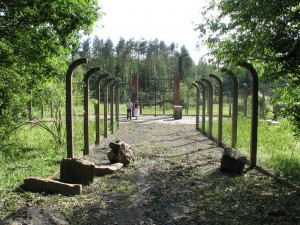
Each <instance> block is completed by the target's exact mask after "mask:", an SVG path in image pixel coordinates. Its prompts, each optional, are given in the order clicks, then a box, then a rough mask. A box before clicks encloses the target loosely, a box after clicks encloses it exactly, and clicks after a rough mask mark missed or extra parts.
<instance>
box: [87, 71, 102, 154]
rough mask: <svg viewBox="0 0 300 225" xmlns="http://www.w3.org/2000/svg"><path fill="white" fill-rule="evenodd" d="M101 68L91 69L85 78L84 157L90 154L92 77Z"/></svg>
mask: <svg viewBox="0 0 300 225" xmlns="http://www.w3.org/2000/svg"><path fill="white" fill-rule="evenodd" d="M100 70H101V68H100V67H99V66H98V67H94V68H92V69H90V70H89V71H88V72H87V73H86V75H85V76H84V79H83V82H84V104H83V105H84V149H83V155H88V154H89V153H90V129H89V100H90V96H89V91H90V82H89V80H90V77H91V76H92V74H93V73H95V72H98V71H100Z"/></svg>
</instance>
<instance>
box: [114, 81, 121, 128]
mask: <svg viewBox="0 0 300 225" xmlns="http://www.w3.org/2000/svg"><path fill="white" fill-rule="evenodd" d="M121 84H122V82H121V81H120V82H118V83H117V84H116V86H115V88H116V101H115V102H116V123H117V129H119V127H120V120H119V116H120V92H119V88H120V85H121Z"/></svg>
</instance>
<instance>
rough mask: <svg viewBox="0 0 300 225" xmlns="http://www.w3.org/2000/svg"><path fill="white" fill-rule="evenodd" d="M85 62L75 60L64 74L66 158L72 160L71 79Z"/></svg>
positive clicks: (83, 59) (82, 59) (86, 60)
mask: <svg viewBox="0 0 300 225" xmlns="http://www.w3.org/2000/svg"><path fill="white" fill-rule="evenodd" d="M87 62H88V59H87V58H81V59H77V60H76V61H74V62H73V63H72V64H71V65H70V66H69V69H68V71H67V74H66V132H67V157H68V158H74V140H73V96H72V77H73V73H74V70H75V69H76V68H77V67H78V66H80V65H82V64H85V63H87Z"/></svg>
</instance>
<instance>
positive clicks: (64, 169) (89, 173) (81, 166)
mask: <svg viewBox="0 0 300 225" xmlns="http://www.w3.org/2000/svg"><path fill="white" fill-rule="evenodd" d="M94 177H95V165H94V163H91V162H89V161H86V160H82V159H76V158H66V159H63V160H62V161H61V164H60V179H61V181H62V182H65V183H71V184H89V183H92V182H93V181H94Z"/></svg>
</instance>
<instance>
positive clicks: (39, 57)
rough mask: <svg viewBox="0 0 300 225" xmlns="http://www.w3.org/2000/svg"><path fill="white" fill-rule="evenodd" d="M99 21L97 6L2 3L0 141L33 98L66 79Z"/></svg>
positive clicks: (85, 1)
mask: <svg viewBox="0 0 300 225" xmlns="http://www.w3.org/2000/svg"><path fill="white" fill-rule="evenodd" d="M100 17H101V12H100V8H99V6H98V3H97V1H96V0H76V1H74V0H60V1H58V0H55V1H46V0H7V1H2V2H1V3H0V70H1V77H0V125H1V128H2V129H0V137H4V136H5V135H3V133H5V132H6V131H7V130H9V129H6V128H5V127H6V125H7V126H8V125H9V124H11V123H12V122H13V121H14V119H15V118H16V117H17V114H19V113H25V111H26V107H25V106H26V103H27V102H28V100H29V98H30V94H29V93H30V92H32V91H39V90H40V89H41V87H42V86H43V85H44V84H45V83H46V82H47V81H49V79H50V78H51V79H53V78H55V77H60V78H61V77H62V74H64V73H65V70H66V65H67V61H68V56H69V55H70V52H71V51H72V49H76V48H77V45H78V43H79V40H80V37H81V34H84V33H86V34H88V33H89V32H90V31H91V30H92V27H93V24H94V23H95V22H96V20H97V19H98V18H100Z"/></svg>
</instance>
